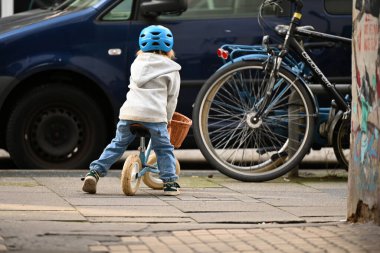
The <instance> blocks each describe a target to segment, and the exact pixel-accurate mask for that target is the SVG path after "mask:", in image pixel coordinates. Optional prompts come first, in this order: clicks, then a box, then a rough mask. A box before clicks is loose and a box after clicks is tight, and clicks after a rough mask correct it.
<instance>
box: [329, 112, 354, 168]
mask: <svg viewBox="0 0 380 253" xmlns="http://www.w3.org/2000/svg"><path fill="white" fill-rule="evenodd" d="M350 122H351V121H350V120H343V119H340V120H339V122H338V124H337V127H335V129H334V130H333V131H334V132H333V141H332V146H333V149H334V154H335V157H336V159H337V160H338V163H339V165H340V167H341V168H342V169H345V170H348V166H349V156H350V132H351V129H350V127H351V125H350Z"/></svg>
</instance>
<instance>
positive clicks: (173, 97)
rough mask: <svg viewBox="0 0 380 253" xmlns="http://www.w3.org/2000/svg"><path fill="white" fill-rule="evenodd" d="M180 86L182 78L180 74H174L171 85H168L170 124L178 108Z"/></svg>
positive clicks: (167, 109)
mask: <svg viewBox="0 0 380 253" xmlns="http://www.w3.org/2000/svg"><path fill="white" fill-rule="evenodd" d="M180 85H181V78H180V75H179V72H178V71H176V72H173V73H172V78H170V84H169V85H168V101H167V107H166V112H167V116H168V122H169V121H170V120H171V119H172V117H173V114H174V112H175V109H176V107H177V101H178V95H179V89H180Z"/></svg>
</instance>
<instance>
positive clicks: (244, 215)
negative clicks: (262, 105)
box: [0, 170, 380, 253]
mask: <svg viewBox="0 0 380 253" xmlns="http://www.w3.org/2000/svg"><path fill="white" fill-rule="evenodd" d="M80 175H81V172H79V171H55V170H51V171H50V170H48V171H27V170H0V252H7V251H9V252H41V253H42V252H115V253H116V252H179V251H181V253H182V252H378V251H379V249H380V245H379V243H378V241H379V240H378V238H380V237H379V235H380V227H379V226H376V225H372V224H365V225H351V224H348V223H345V222H344V221H345V215H346V205H347V175H346V174H344V173H341V174H339V173H336V172H335V171H322V172H321V171H316V172H310V171H307V172H305V173H304V174H303V178H302V179H297V180H294V179H291V180H289V179H284V178H279V179H277V180H274V181H270V182H264V183H243V182H239V181H236V180H233V179H230V178H227V177H225V176H223V175H221V174H220V173H218V172H216V171H182V174H181V175H182V176H181V179H180V184H181V186H182V188H181V189H182V194H181V195H179V196H176V197H167V196H163V194H162V192H161V191H157V190H152V189H150V188H148V187H146V186H144V185H142V186H141V187H140V189H139V191H138V192H137V194H136V196H132V197H127V196H124V195H123V194H122V192H121V189H120V179H119V175H120V171H118V170H113V171H110V174H109V175H108V176H107V177H106V178H102V179H101V180H100V181H99V184H98V194H96V195H90V194H85V193H83V192H82V191H81V185H82V182H81V181H80V180H79V178H80Z"/></svg>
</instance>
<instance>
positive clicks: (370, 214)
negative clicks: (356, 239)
mask: <svg viewBox="0 0 380 253" xmlns="http://www.w3.org/2000/svg"><path fill="white" fill-rule="evenodd" d="M379 3H380V0H354V1H353V5H354V6H353V30H354V31H353V43H352V122H351V124H352V125H351V128H352V132H351V159H350V168H349V180H348V187H349V196H348V210H347V212H348V216H347V217H348V220H349V221H353V222H368V221H374V222H376V223H377V224H379V225H380V176H379V174H380V139H379V135H380V47H379V40H380V33H379V27H380V26H379Z"/></svg>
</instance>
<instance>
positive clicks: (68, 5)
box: [56, 0, 103, 11]
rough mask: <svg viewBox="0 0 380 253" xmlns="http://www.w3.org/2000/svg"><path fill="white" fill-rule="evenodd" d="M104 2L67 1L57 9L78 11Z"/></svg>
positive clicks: (96, 0)
mask: <svg viewBox="0 0 380 253" xmlns="http://www.w3.org/2000/svg"><path fill="white" fill-rule="evenodd" d="M101 1H103V0H67V1H65V2H63V3H62V4H61V5H59V6H58V7H57V8H56V9H58V10H65V11H77V10H81V9H85V8H88V7H92V6H95V5H97V4H98V3H100V2H101Z"/></svg>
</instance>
